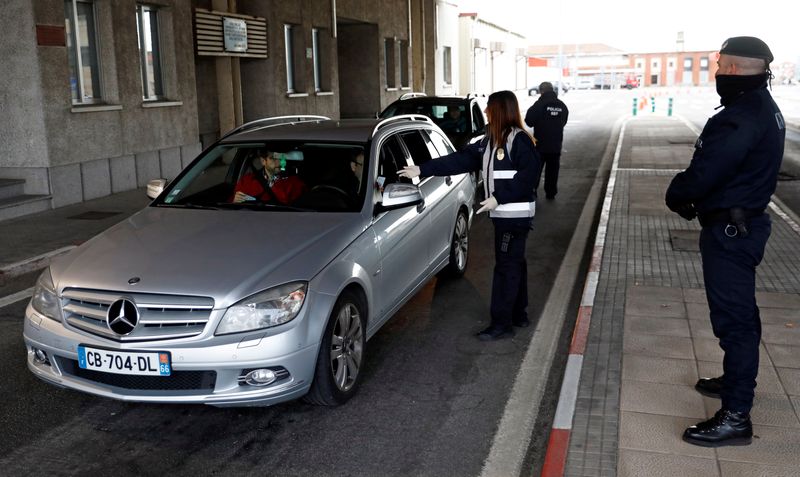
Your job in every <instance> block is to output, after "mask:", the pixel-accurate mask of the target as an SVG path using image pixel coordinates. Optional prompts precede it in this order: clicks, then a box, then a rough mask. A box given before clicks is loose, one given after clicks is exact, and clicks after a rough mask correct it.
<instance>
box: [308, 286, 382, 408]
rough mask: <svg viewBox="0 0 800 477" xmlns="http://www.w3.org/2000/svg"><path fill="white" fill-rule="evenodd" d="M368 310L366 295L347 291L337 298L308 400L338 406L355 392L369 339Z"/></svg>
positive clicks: (318, 358)
mask: <svg viewBox="0 0 800 477" xmlns="http://www.w3.org/2000/svg"><path fill="white" fill-rule="evenodd" d="M366 309H367V307H366V304H365V302H364V299H363V297H362V296H361V295H360V294H358V293H355V292H353V291H351V290H346V291H345V292H344V293H342V295H341V296H340V297H339V299H338V300H337V301H336V306H334V308H333V312H332V313H331V317H330V319H329V320H328V325H327V326H326V327H325V334H324V336H323V337H322V345H321V346H320V350H319V354H318V356H317V363H316V368H315V371H314V382H313V383H312V384H311V390H310V391H309V392H308V394H307V395H306V397H305V399H306V401H308V402H310V403H312V404H318V405H322V406H338V405H341V404H344V403H345V402H347V400H348V399H350V398H351V397H353V395H354V394H355V393H356V389H357V388H358V384H359V382H360V381H361V368H362V365H363V363H364V352H365V349H366V342H367V336H366Z"/></svg>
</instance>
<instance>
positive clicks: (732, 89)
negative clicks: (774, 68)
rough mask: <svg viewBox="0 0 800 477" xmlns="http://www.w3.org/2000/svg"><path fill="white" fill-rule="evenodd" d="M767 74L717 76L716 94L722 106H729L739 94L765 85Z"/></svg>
mask: <svg viewBox="0 0 800 477" xmlns="http://www.w3.org/2000/svg"><path fill="white" fill-rule="evenodd" d="M767 76H768V75H767V74H766V73H761V74H759V75H717V78H716V81H717V94H718V95H719V97H720V102H721V103H722V105H723V106H727V105H729V104H730V103H731V102H732V101H733V100H734V99H736V98H737V97H738V96H739V95H740V94H742V93H745V92H747V91H753V90H755V89H759V88H764V87H766V85H767Z"/></svg>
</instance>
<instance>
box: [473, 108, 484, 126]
mask: <svg viewBox="0 0 800 477" xmlns="http://www.w3.org/2000/svg"><path fill="white" fill-rule="evenodd" d="M481 129H483V112H481V108H480V106H478V105H477V104H473V105H472V130H473V131H480V130H481Z"/></svg>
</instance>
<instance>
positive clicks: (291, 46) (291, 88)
mask: <svg viewBox="0 0 800 477" xmlns="http://www.w3.org/2000/svg"><path fill="white" fill-rule="evenodd" d="M294 35H295V26H294V25H288V24H287V25H283V39H284V42H285V43H286V92H287V93H296V92H297V83H296V80H297V74H296V70H295V50H296V47H297V46H296V45H295V41H294Z"/></svg>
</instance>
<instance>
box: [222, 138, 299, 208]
mask: <svg viewBox="0 0 800 477" xmlns="http://www.w3.org/2000/svg"><path fill="white" fill-rule="evenodd" d="M257 154H258V156H259V159H260V160H261V165H262V168H261V169H259V170H256V171H252V172H248V173H247V174H245V175H243V176H242V177H241V178H240V179H239V181H238V182H237V183H236V187H235V188H234V194H233V197H232V198H231V199H230V201H231V202H235V203H239V202H245V201H253V200H258V201H261V202H277V203H280V204H290V203H292V202H294V201H295V200H297V198H298V197H300V196H301V195H303V193H305V191H306V189H307V187H306V185H305V183H304V182H303V181H302V179H300V177H298V176H288V177H284V176H283V175H282V174H281V161H280V159H278V158H277V157H275V153H274V152H272V151H269V150H267V149H260V150H258V153H257Z"/></svg>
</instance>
